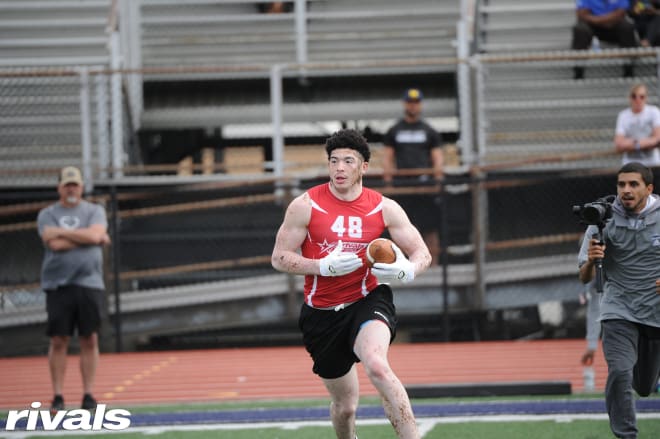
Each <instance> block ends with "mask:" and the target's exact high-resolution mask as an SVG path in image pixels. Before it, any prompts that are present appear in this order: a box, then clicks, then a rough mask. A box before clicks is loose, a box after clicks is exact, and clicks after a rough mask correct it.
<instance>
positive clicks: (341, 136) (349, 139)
mask: <svg viewBox="0 0 660 439" xmlns="http://www.w3.org/2000/svg"><path fill="white" fill-rule="evenodd" d="M340 148H348V149H352V150H355V151H357V152H359V153H360V155H361V156H362V158H363V159H364V161H365V162H369V159H370V158H371V151H369V144H368V143H367V139H365V138H364V136H362V134H360V132H359V131H357V130H354V129H344V130H339V131H337V132H335V133H334V134H332V136H330V137H328V139H327V140H326V141H325V152H326V153H327V154H328V160H329V159H330V154H331V153H332V151H334V150H335V149H340Z"/></svg>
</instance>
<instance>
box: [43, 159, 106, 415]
mask: <svg viewBox="0 0 660 439" xmlns="http://www.w3.org/2000/svg"><path fill="white" fill-rule="evenodd" d="M57 191H58V194H59V201H58V202H56V203H54V204H51V205H50V206H48V207H46V208H44V209H42V210H41V211H40V212H39V215H38V217H37V227H38V230H39V235H40V236H41V239H42V241H43V243H44V246H45V253H44V259H43V263H42V267H41V288H42V289H43V290H44V292H45V293H46V311H47V314H48V324H47V335H48V336H49V337H50V347H49V350H48V363H49V368H50V376H51V381H52V387H53V393H54V397H53V401H52V403H51V411H57V410H63V409H64V398H63V395H62V390H63V385H64V377H65V373H66V362H67V352H68V348H69V341H70V339H71V337H72V336H73V335H74V332H75V331H76V330H77V333H78V338H79V342H80V372H81V375H82V383H83V398H82V408H83V409H88V410H91V409H95V408H96V400H95V399H94V397H93V396H92V389H93V386H94V379H95V377H96V367H97V364H98V360H99V345H98V330H99V328H100V326H101V320H102V317H103V315H104V310H105V294H104V288H105V285H104V282H103V250H102V246H103V245H106V244H109V243H110V237H109V236H108V234H107V220H106V214H105V210H104V209H103V208H102V207H101V206H99V205H96V204H93V203H90V202H87V201H85V200H83V199H82V194H83V180H82V176H81V174H80V170H79V169H78V168H75V167H73V166H68V167H65V168H63V169H62V170H61V172H60V177H59V183H58V186H57Z"/></svg>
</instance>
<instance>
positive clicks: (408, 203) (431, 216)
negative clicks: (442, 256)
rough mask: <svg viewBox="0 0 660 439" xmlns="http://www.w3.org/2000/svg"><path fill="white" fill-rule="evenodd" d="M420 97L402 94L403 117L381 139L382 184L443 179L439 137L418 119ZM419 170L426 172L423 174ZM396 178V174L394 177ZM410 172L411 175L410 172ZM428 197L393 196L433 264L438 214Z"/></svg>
mask: <svg viewBox="0 0 660 439" xmlns="http://www.w3.org/2000/svg"><path fill="white" fill-rule="evenodd" d="M422 100H423V94H422V92H421V90H419V89H417V88H410V89H408V90H406V91H405V93H404V95H403V109H404V114H403V118H401V119H400V120H399V121H397V122H396V124H394V125H393V126H392V127H391V128H390V129H389V130H388V131H387V133H386V134H385V138H384V139H383V143H384V146H385V148H384V151H383V178H384V180H385V184H386V185H392V184H395V185H398V186H414V185H420V186H426V187H430V186H431V185H432V184H433V183H439V182H440V181H442V179H443V175H444V174H443V163H444V158H443V150H442V137H441V136H440V134H439V133H438V132H437V131H435V130H434V129H433V127H431V126H430V125H429V124H428V123H426V122H425V121H424V120H423V119H422ZM414 169H419V170H420V171H419V173H415V174H417V175H408V176H406V175H401V174H402V173H401V172H399V171H401V170H414ZM422 169H426V170H428V172H426V173H424V172H423V171H421V170H422ZM397 173H398V174H399V175H396V174H397ZM413 173H414V172H413ZM434 199H435V197H433V196H431V195H430V194H421V195H419V194H413V195H406V196H399V197H397V201H398V202H399V203H400V204H401V205H402V206H404V209H405V210H406V211H407V212H408V215H409V216H410V219H411V221H412V223H413V224H414V225H415V226H416V227H417V228H418V229H419V230H420V231H421V232H422V235H423V236H424V241H425V242H426V245H427V246H428V247H429V249H430V251H431V256H432V257H433V263H434V264H437V263H438V255H439V253H440V239H439V236H438V226H439V224H440V213H439V209H438V206H437V205H436V204H435V202H434Z"/></svg>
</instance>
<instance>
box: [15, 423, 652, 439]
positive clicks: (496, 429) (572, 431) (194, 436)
mask: <svg viewBox="0 0 660 439" xmlns="http://www.w3.org/2000/svg"><path fill="white" fill-rule="evenodd" d="M638 425H639V428H640V435H639V438H638V439H657V438H658V437H660V419H652V420H650V419H641V420H639V422H638ZM50 435H51V434H49V436H50ZM55 435H56V434H55V433H53V436H55ZM358 435H359V436H360V437H361V438H368V439H396V436H395V435H394V432H393V430H392V428H391V427H390V426H389V425H369V426H360V425H359V422H358ZM8 437H11V436H8ZM57 437H58V438H69V437H71V438H78V439H83V438H87V439H205V438H214V439H335V435H334V432H333V430H332V428H331V427H330V426H327V427H300V428H295V429H289V428H287V429H283V428H255V426H250V425H246V428H245V429H243V430H198V431H164V432H162V433H156V434H154V432H150V433H148V434H147V433H137V432H136V433H110V434H93V435H85V434H80V433H78V434H70V435H62V436H60V435H57ZM446 438H452V439H484V438H488V439H604V438H613V435H612V434H611V433H610V430H609V426H608V423H607V421H606V420H577V421H571V422H556V421H545V420H544V421H522V422H469V423H447V424H444V423H443V424H438V425H436V426H435V427H434V428H433V429H432V430H431V431H429V432H428V433H426V434H425V435H424V439H446Z"/></svg>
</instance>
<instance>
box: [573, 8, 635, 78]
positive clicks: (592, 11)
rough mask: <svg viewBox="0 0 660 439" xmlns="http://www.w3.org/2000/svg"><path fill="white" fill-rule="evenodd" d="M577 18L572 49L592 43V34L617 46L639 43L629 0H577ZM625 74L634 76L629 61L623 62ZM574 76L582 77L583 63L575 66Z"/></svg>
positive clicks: (633, 45) (587, 46)
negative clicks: (629, 14)
mask: <svg viewBox="0 0 660 439" xmlns="http://www.w3.org/2000/svg"><path fill="white" fill-rule="evenodd" d="M575 3H576V16H577V22H576V23H575V26H573V40H572V42H571V48H572V49H573V50H586V49H588V48H589V47H591V40H592V38H593V37H594V36H595V37H597V38H598V39H599V40H600V41H607V42H608V43H612V44H616V45H618V46H620V47H639V45H640V43H639V38H638V36H637V32H636V31H635V24H634V23H633V21H632V20H631V19H630V18H629V17H628V15H627V11H628V9H629V8H630V2H629V1H628V0H576V2H575ZM624 76H626V77H630V76H633V72H632V65H631V64H626V65H624ZM574 77H575V79H582V78H584V67H575V70H574Z"/></svg>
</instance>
